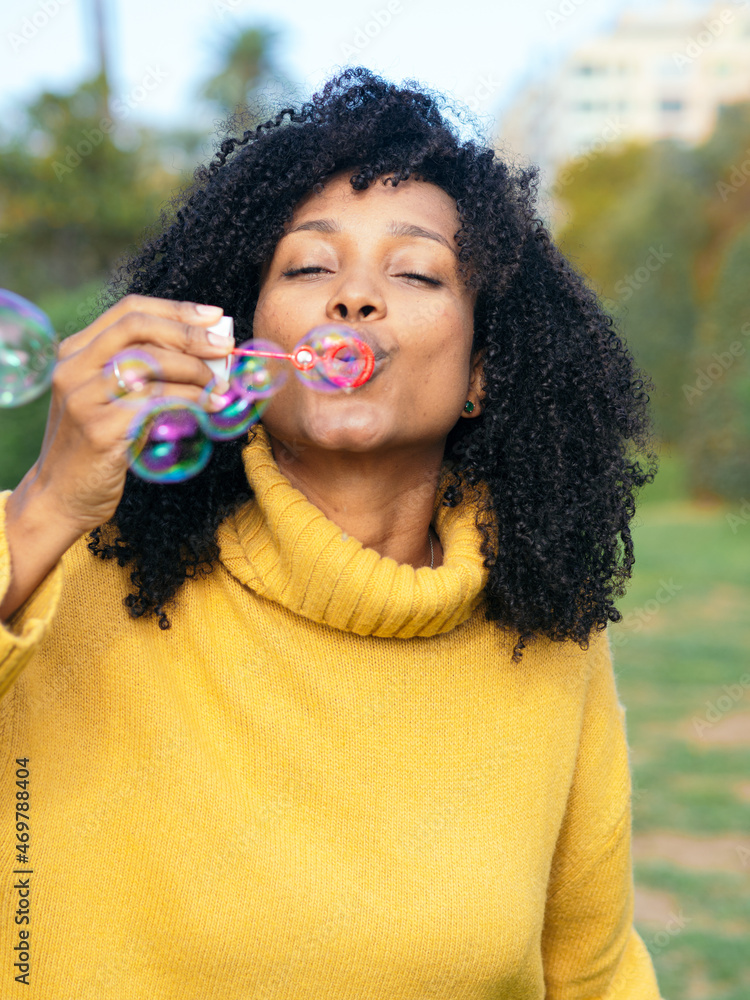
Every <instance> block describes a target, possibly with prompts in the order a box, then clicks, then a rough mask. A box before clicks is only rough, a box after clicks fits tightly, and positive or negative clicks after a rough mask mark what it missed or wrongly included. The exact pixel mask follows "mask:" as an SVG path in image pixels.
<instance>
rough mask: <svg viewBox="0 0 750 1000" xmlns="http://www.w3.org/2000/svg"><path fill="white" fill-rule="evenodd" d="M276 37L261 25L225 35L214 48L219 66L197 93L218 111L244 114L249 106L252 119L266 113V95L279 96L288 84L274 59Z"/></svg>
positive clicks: (277, 40)
mask: <svg viewBox="0 0 750 1000" xmlns="http://www.w3.org/2000/svg"><path fill="white" fill-rule="evenodd" d="M279 38H280V33H279V32H278V31H277V30H276V29H274V28H270V27H268V26H265V25H263V26H260V27H254V28H246V29H244V30H243V31H240V32H239V33H238V34H236V35H230V36H228V37H227V38H226V39H225V40H224V42H223V43H222V45H221V46H220V48H219V50H218V52H217V57H218V61H219V63H220V66H221V68H220V69H219V71H218V72H217V73H215V74H214V75H213V76H211V77H210V78H209V79H208V80H207V81H206V82H205V84H204V85H203V87H202V88H201V90H200V94H201V96H202V97H203V98H205V99H206V100H207V101H208V102H209V103H210V104H212V105H213V106H214V107H215V108H216V109H217V110H219V111H220V112H228V113H230V114H235V113H239V114H240V115H246V113H247V112H246V109H248V108H249V109H250V117H251V118H253V121H260V120H262V119H263V118H265V117H267V113H265V114H264V112H263V107H264V106H265V105H267V104H268V103H269V99H270V100H276V99H281V98H282V97H283V95H284V94H285V93H286V92H288V91H290V89H291V87H292V84H291V81H290V79H289V77H288V76H287V75H286V74H285V72H284V70H283V69H282V67H281V65H280V63H279V61H278V57H277V48H278V42H279ZM256 112H257V113H256Z"/></svg>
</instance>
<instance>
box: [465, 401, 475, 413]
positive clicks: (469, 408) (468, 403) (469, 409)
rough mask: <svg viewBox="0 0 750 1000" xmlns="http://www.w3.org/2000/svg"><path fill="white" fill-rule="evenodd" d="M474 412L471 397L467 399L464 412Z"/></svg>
mask: <svg viewBox="0 0 750 1000" xmlns="http://www.w3.org/2000/svg"><path fill="white" fill-rule="evenodd" d="M473 412H474V404H473V403H472V401H471V400H470V399H467V400H466V406H465V407H464V413H473Z"/></svg>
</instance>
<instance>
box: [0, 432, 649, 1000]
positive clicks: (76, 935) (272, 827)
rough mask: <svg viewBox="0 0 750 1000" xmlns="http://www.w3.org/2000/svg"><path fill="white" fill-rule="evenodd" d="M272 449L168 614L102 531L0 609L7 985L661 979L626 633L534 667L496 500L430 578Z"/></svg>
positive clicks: (531, 999)
mask: <svg viewBox="0 0 750 1000" xmlns="http://www.w3.org/2000/svg"><path fill="white" fill-rule="evenodd" d="M245 464H246V469H247V475H248V479H249V481H250V483H251V484H252V487H253V489H254V491H255V496H256V500H255V501H254V502H251V503H249V504H247V505H246V506H245V507H244V508H243V509H242V510H241V511H240V512H239V513H238V514H237V515H236V516H234V517H232V518H229V519H228V520H227V521H226V522H225V523H224V524H223V525H222V527H221V529H220V544H221V562H220V563H219V564H218V565H217V566H216V568H215V569H214V571H213V573H211V574H210V575H209V576H208V577H207V578H205V579H195V580H192V581H188V582H187V583H186V585H185V586H184V588H183V589H182V590H181V591H180V593H179V595H178V605H177V607H176V608H175V609H174V610H173V611H172V613H171V620H172V626H173V627H172V628H171V630H169V631H166V632H164V631H161V630H160V629H159V628H158V627H157V625H156V622H155V621H154V620H153V619H151V620H148V621H142V620H141V621H134V620H132V619H131V618H129V617H128V614H127V611H126V609H125V608H124V607H123V605H122V601H123V598H124V597H125V596H126V594H127V593H128V592H129V589H130V584H129V580H128V575H129V570H128V569H127V568H125V569H120V568H119V567H118V566H117V565H116V563H114V562H113V561H106V562H102V561H100V560H98V559H94V558H93V557H92V555H91V554H90V553H89V552H88V551H87V549H86V541H85V539H82V540H80V541H79V542H77V543H76V544H75V545H74V546H73V547H72V548H71V549H70V550H69V551H68V552H67V553H66V554H65V556H64V558H63V559H62V561H61V563H60V565H58V566H57V567H56V568H55V569H54V570H53V572H52V573H50V575H49V576H48V577H47V579H46V580H45V581H44V582H43V583H42V585H41V586H40V587H39V589H38V590H37V591H36V592H35V594H33V595H32V597H31V598H30V599H29V600H28V601H27V602H26V604H25V606H24V607H23V608H21V609H20V610H19V612H18V613H17V614H16V615H15V616H14V617H13V619H12V620H11V621H10V622H9V623H8V624H7V627H6V628H2V627H0V691H1V692H3V697H2V699H0V734H1V736H0V738H1V739H2V747H3V754H4V759H3V773H2V797H1V799H0V807H1V808H0V857H1V858H2V865H1V866H0V871H1V872H2V890H1V896H0V898H2V906H3V910H2V914H3V918H2V921H1V922H0V996H1V997H2V998H3V1000H8V998H12V997H16V996H18V997H22V996H23V997H32V998H39V1000H150V998H158V1000H208V998H216V1000H459V998H460V1000H468V998H472V1000H479V998H482V1000H542V998H546V1000H584V998H587V1000H588V998H592V1000H593V998H600V1000H604V998H606V1000H658V997H659V991H658V988H657V985H656V981H655V978H654V972H653V968H652V965H651V961H650V959H649V956H648V954H647V952H646V950H645V948H644V945H643V943H642V941H641V939H640V938H639V937H638V935H637V934H636V933H635V932H634V930H633V928H632V915H633V888H632V876H631V862H630V778H629V770H628V754H627V744H626V739H625V732H624V710H623V709H622V707H621V706H620V704H619V702H618V698H617V692H616V688H615V682H614V676H613V672H612V665H611V660H610V653H609V647H608V642H607V639H606V636H605V635H602V634H598V635H596V636H594V637H592V641H591V645H590V648H589V650H588V651H587V652H584V651H582V650H580V649H579V647H578V646H576V645H575V644H572V643H553V642H550V641H547V640H541V641H538V642H536V643H534V644H531V645H529V646H528V647H527V648H526V650H525V651H524V655H523V659H522V662H521V663H520V664H514V663H513V662H512V661H511V652H512V648H513V640H514V636H513V635H511V634H506V633H504V632H502V631H500V630H499V629H498V628H497V626H496V625H495V624H492V623H488V622H486V621H485V620H484V617H483V613H482V607H481V590H482V587H483V586H484V583H485V579H486V576H485V571H484V569H483V568H482V560H481V557H480V555H479V552H478V541H477V533H476V529H475V528H474V521H473V515H472V512H471V510H470V509H469V508H468V507H464V508H459V509H457V510H448V509H446V508H438V509H437V511H436V518H435V522H434V523H435V526H436V529H437V532H438V534H439V536H440V539H441V542H442V545H443V549H444V553H445V556H444V558H445V562H444V565H443V566H441V567H440V568H439V569H437V570H430V569H426V568H423V569H418V570H414V569H412V568H411V567H410V566H400V565H397V564H396V563H395V562H394V561H393V560H391V559H387V558H381V557H380V556H379V555H378V554H377V553H376V552H374V551H372V550H369V549H364V548H363V547H362V546H361V545H360V543H359V542H357V541H356V540H354V539H352V538H348V539H344V538H343V537H342V533H341V531H340V529H339V528H337V527H336V525H334V524H333V523H332V522H330V521H328V520H327V519H326V518H325V516H324V515H323V514H322V513H321V512H320V511H319V510H317V508H315V507H314V506H313V505H312V504H310V503H309V501H308V500H307V499H306V498H305V497H304V496H303V495H302V494H301V493H299V492H298V491H297V490H295V489H294V488H293V487H292V486H291V484H290V483H289V482H288V480H287V479H286V478H285V477H284V476H283V475H282V474H281V473H280V472H279V470H278V467H277V466H276V464H275V463H274V461H273V457H272V455H271V452H270V448H269V445H268V439H267V437H266V435H265V433H264V432H262V430H261V431H260V433H259V434H258V436H257V437H256V439H255V440H254V441H253V442H251V443H250V444H249V445H248V447H247V448H246V449H245ZM6 496H7V494H4V495H3V496H2V497H0V528H2V525H3V524H4V506H5V498H6ZM8 575H9V568H8V552H7V546H6V544H5V540H4V535H3V534H2V532H0V595H2V594H3V593H4V592H5V588H6V587H7V582H8ZM19 760H21V761H26V763H25V764H21V765H19V764H18V763H17V761H19ZM25 771H28V778H24V777H23V775H24V773H25ZM17 773H19V774H20V775H21V778H20V779H17V777H16V775H17ZM17 780H20V781H21V785H17V784H16V782H17ZM24 793H28V799H26V797H25V794H24ZM17 796H18V797H17ZM22 803H28V806H29V808H28V810H26V809H24V808H23V807H22ZM16 805H18V806H19V808H20V812H19V814H18V815H19V817H20V820H19V823H20V829H17V828H16V815H15V813H14V809H15V807H16ZM24 817H28V826H29V828H30V829H29V832H30V837H29V840H28V842H27V843H28V852H27V854H26V855H24V854H21V853H17V848H16V843H17V836H18V837H22V834H23V833H24V832H25V830H24V829H23V823H24V822H26V820H24ZM22 839H23V838H22ZM24 856H25V857H26V859H27V860H26V863H25V864H24ZM19 858H20V860H18V859H19ZM24 959H25V961H24ZM25 970H28V972H25ZM17 976H21V977H24V976H25V979H26V980H27V981H28V984H29V985H26V983H25V982H22V981H18V980H17V979H16V977H17Z"/></svg>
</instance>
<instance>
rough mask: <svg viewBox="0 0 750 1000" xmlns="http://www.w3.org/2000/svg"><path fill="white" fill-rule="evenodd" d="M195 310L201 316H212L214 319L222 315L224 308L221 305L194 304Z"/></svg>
mask: <svg viewBox="0 0 750 1000" xmlns="http://www.w3.org/2000/svg"><path fill="white" fill-rule="evenodd" d="M195 311H196V312H197V313H199V314H200V315H201V316H213V317H215V318H216V319H218V318H219V316H223V315H224V310H223V309H222V308H221V306H196V307H195Z"/></svg>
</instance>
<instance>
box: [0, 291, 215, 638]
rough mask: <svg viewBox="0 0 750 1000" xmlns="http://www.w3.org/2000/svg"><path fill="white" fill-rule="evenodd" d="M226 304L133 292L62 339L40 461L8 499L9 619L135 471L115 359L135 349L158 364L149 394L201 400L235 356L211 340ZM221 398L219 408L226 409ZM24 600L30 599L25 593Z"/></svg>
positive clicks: (108, 513) (3, 611) (104, 515)
mask: <svg viewBox="0 0 750 1000" xmlns="http://www.w3.org/2000/svg"><path fill="white" fill-rule="evenodd" d="M221 315H222V310H221V309H220V308H218V307H209V306H202V305H196V304H194V303H192V302H174V301H172V300H169V299H157V298H149V297H147V296H142V295H128V296H126V297H125V298H124V299H121V300H120V301H119V302H118V303H117V304H116V305H114V306H112V307H111V308H110V309H108V310H107V311H106V312H105V313H103V314H102V315H101V316H100V317H99V318H98V319H96V320H95V321H94V322H93V323H91V324H90V325H89V326H87V327H86V328H85V329H84V330H81V332H80V333H76V334H74V335H73V336H72V337H69V338H67V339H66V340H64V341H63V342H62V344H61V345H60V351H59V356H58V362H57V365H56V367H55V371H54V375H53V378H52V400H51V403H50V410H49V416H48V418H47V426H46V429H45V433H44V440H43V442H42V449H41V453H40V455H39V458H38V459H37V461H36V462H35V464H34V465H33V466H32V468H31V469H30V470H29V472H28V473H27V474H26V476H24V478H23V480H22V481H21V483H20V484H19V485H18V487H17V488H16V489H15V490H14V492H13V494H12V495H11V496H10V497H9V498H8V503H7V506H6V533H7V537H8V543H9V546H10V552H11V585H10V589H9V591H8V593H7V595H6V598H5V600H3V601H2V603H1V604H0V619H5V618H7V617H8V616H9V615H10V614H12V612H13V611H14V610H15V609H16V608H17V607H19V606H20V604H22V603H23V601H24V600H26V598H27V597H28V596H29V595H30V594H31V593H32V592H33V590H34V589H36V587H37V586H38V585H39V583H41V581H42V580H43V579H44V577H45V576H46V575H47V573H48V572H49V571H50V570H51V569H52V568H53V566H54V565H55V564H56V563H57V561H58V559H59V558H60V556H61V555H62V553H63V552H65V550H66V549H67V548H69V547H70V545H72V544H73V542H74V541H76V539H77V538H80V536H81V535H83V534H85V533H86V532H88V531H91V530H92V529H93V528H96V527H97V526H98V525H100V524H103V523H104V522H105V521H108V520H109V518H111V517H112V515H113V514H114V512H115V510H116V509H117V505H118V503H119V502H120V498H121V496H122V492H123V488H124V484H125V473H126V471H127V468H128V458H127V449H128V444H129V438H128V429H129V427H130V425H131V423H132V421H133V419H134V417H135V414H136V412H137V411H136V410H135V409H134V408H133V407H132V406H129V405H127V403H124V402H123V401H122V400H121V399H119V398H118V396H117V384H116V381H117V380H116V378H115V376H114V374H112V368H111V365H110V364H109V362H110V361H111V359H112V358H113V356H114V355H117V354H119V353H120V352H122V351H126V350H129V349H130V350H132V349H134V348H137V349H141V350H145V351H147V352H148V353H149V354H150V355H151V356H152V357H153V358H154V360H155V361H156V364H157V366H158V369H159V382H158V385H157V384H156V383H153V382H152V383H148V385H147V387H146V388H145V389H144V390H143V393H139V398H141V399H143V396H144V395H146V396H147V395H148V392H149V388H148V387H149V386H152V387H153V389H152V392H151V394H152V395H160V396H164V395H169V396H181V397H182V398H184V399H186V400H190V401H192V402H198V401H199V400H200V397H201V394H202V392H203V390H204V388H205V387H206V385H207V384H208V383H209V382H210V380H211V378H212V373H211V371H210V369H209V368H208V367H207V365H205V364H204V362H203V361H202V360H201V359H202V358H205V359H209V360H210V359H215V358H220V357H223V356H226V355H227V354H228V352H229V350H230V349H231V348H232V347H233V341H232V340H231V339H230V338H226V337H222V338H219V339H220V343H218V344H213V343H211V341H210V339H209V336H210V335H209V333H208V330H207V329H206V328H207V327H208V326H210V325H212V324H214V323H216V321H217V320H218V319H219V318H220V316H221ZM219 405H220V404H217V408H218V406H219ZM19 598H20V599H19Z"/></svg>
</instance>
